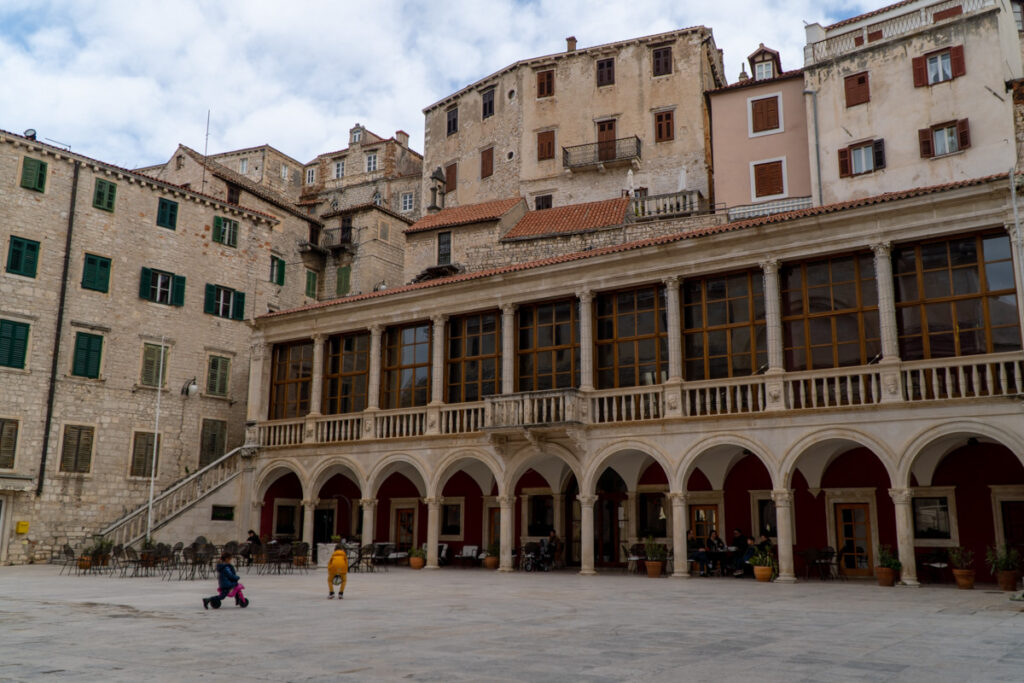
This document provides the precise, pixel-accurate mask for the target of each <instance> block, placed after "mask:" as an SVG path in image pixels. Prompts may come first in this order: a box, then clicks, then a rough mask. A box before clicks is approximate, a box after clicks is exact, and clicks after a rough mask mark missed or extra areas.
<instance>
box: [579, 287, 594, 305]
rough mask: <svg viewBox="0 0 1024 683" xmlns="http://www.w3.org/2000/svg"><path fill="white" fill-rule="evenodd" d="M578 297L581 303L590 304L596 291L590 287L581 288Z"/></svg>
mask: <svg viewBox="0 0 1024 683" xmlns="http://www.w3.org/2000/svg"><path fill="white" fill-rule="evenodd" d="M576 298H577V299H579V300H580V303H581V304H589V303H590V302H591V301H593V300H594V293H593V292H592V291H590V290H589V289H581V290H579V291H578V292H576Z"/></svg>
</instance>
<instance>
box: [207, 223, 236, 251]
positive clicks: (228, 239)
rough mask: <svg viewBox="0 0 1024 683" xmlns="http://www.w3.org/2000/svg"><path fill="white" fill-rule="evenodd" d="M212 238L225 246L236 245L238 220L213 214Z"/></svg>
mask: <svg viewBox="0 0 1024 683" xmlns="http://www.w3.org/2000/svg"><path fill="white" fill-rule="evenodd" d="M212 239H213V241H214V242H217V243H218V244H223V245H224V246H226V247H238V221H236V220H234V219H232V218H224V217H223V216H214V217H213V235H212Z"/></svg>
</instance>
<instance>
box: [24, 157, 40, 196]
mask: <svg viewBox="0 0 1024 683" xmlns="http://www.w3.org/2000/svg"><path fill="white" fill-rule="evenodd" d="M21 186H22V187H25V188H28V189H29V190H35V191H36V192H42V191H43V190H45V189H46V162H45V161H39V160H38V159H32V158H30V157H25V163H24V165H23V166H22V167H21Z"/></svg>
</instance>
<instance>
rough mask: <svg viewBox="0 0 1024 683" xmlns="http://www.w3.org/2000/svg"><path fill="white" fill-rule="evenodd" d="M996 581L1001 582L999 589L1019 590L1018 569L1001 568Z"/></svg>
mask: <svg viewBox="0 0 1024 683" xmlns="http://www.w3.org/2000/svg"><path fill="white" fill-rule="evenodd" d="M996 581H997V582H998V583H999V590H1001V591H1015V590H1017V570H1015V569H1009V570H1005V571H1004V570H1000V571H999V572H998V573H997V574H996Z"/></svg>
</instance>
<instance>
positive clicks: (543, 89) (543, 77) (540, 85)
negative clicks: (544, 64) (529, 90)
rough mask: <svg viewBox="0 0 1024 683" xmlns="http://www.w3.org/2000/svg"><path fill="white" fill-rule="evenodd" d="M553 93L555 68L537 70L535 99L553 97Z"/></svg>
mask: <svg viewBox="0 0 1024 683" xmlns="http://www.w3.org/2000/svg"><path fill="white" fill-rule="evenodd" d="M554 95H555V70H554V69H544V70H543V71H538V72H537V99H538V100H540V99H543V98H545V97H554Z"/></svg>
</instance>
